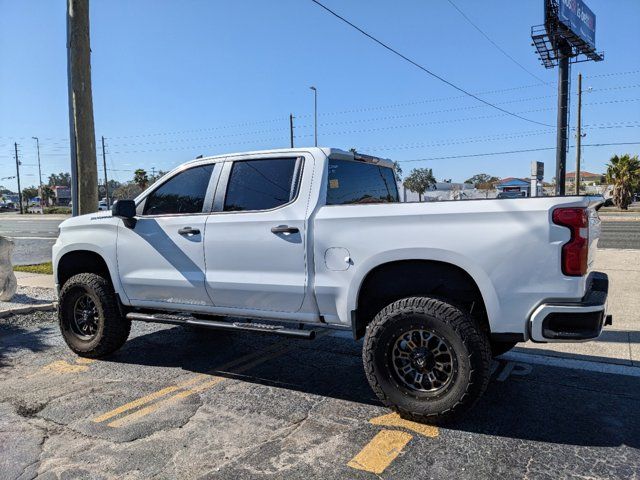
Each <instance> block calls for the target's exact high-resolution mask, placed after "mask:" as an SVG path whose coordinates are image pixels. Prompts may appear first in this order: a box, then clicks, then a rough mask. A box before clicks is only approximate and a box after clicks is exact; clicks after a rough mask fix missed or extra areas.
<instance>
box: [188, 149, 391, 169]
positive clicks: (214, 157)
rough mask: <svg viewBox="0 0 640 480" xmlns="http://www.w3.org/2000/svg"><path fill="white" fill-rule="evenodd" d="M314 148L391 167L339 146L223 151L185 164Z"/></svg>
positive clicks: (339, 157)
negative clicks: (220, 153)
mask: <svg viewBox="0 0 640 480" xmlns="http://www.w3.org/2000/svg"><path fill="white" fill-rule="evenodd" d="M314 150H316V151H317V150H320V151H321V152H322V153H324V154H325V155H326V156H327V157H330V158H334V159H340V160H358V161H361V162H367V163H375V164H376V165H381V166H384V167H387V168H393V161H391V160H389V159H386V158H379V157H375V156H372V155H365V154H362V153H359V152H356V153H355V154H354V153H353V152H351V151H346V150H342V149H339V148H330V147H306V148H305V147H300V148H276V149H271V150H253V151H249V152H235V153H225V154H222V155H212V156H207V157H199V158H195V159H193V160H190V161H188V162H185V164H190V163H195V162H202V161H203V160H208V161H212V160H213V161H216V160H219V161H222V160H224V159H226V158H228V157H235V156H239V155H260V154H274V153H304V152H311V153H313V151H314Z"/></svg>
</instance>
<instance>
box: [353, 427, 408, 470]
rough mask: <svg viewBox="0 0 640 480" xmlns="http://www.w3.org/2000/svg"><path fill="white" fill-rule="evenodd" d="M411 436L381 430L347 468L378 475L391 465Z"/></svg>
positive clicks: (398, 431) (396, 431)
mask: <svg viewBox="0 0 640 480" xmlns="http://www.w3.org/2000/svg"><path fill="white" fill-rule="evenodd" d="M412 438H413V436H412V435H411V434H409V433H407V432H402V431H400V430H382V431H380V432H378V434H377V435H376V436H375V437H373V439H372V440H371V441H370V442H369V443H368V444H367V445H366V446H365V447H364V448H363V449H362V450H360V453H358V454H357V455H356V456H355V457H353V458H352V459H351V461H350V462H349V463H347V465H348V466H350V467H351V468H355V469H357V470H364V471H365V472H371V473H375V474H380V473H382V472H384V471H385V469H386V468H387V467H388V466H389V465H391V462H393V461H394V460H395V459H396V457H397V456H398V455H400V452H402V449H403V448H404V447H405V445H406V444H407V443H409V440H411V439H412Z"/></svg>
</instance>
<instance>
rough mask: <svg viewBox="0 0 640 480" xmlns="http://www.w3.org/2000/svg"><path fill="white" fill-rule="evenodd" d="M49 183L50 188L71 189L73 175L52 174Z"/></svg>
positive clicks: (65, 173)
mask: <svg viewBox="0 0 640 480" xmlns="http://www.w3.org/2000/svg"><path fill="white" fill-rule="evenodd" d="M47 183H48V184H49V186H50V187H55V186H60V187H70V186H71V174H70V173H68V172H60V173H58V174H55V173H52V174H51V175H49V179H48V180H47Z"/></svg>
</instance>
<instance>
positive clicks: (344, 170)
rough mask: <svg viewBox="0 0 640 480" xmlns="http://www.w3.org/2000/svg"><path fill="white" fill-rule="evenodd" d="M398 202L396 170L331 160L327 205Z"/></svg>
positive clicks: (348, 161) (357, 162)
mask: <svg viewBox="0 0 640 480" xmlns="http://www.w3.org/2000/svg"><path fill="white" fill-rule="evenodd" d="M399 200H400V199H399V197H398V186H397V185H396V179H395V175H394V173H393V169H391V168H387V167H380V166H378V165H374V164H371V163H363V162H359V161H353V160H332V159H329V184H328V190H327V205H345V204H352V203H390V202H398V201H399Z"/></svg>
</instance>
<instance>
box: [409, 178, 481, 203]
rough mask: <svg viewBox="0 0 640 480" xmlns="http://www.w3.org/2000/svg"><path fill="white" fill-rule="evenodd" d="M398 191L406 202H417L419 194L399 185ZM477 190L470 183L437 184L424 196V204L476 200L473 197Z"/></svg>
mask: <svg viewBox="0 0 640 480" xmlns="http://www.w3.org/2000/svg"><path fill="white" fill-rule="evenodd" d="M398 191H399V192H400V198H401V199H402V201H404V202H417V201H419V200H418V194H417V193H415V192H412V191H411V190H409V189H407V188H405V187H404V185H402V184H399V185H398ZM472 192H475V189H474V187H473V185H472V184H470V183H453V182H437V183H436V184H435V185H434V186H433V187H431V190H427V191H426V192H424V195H422V201H423V202H434V201H440V200H463V199H465V198H475V196H474V195H472Z"/></svg>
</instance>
